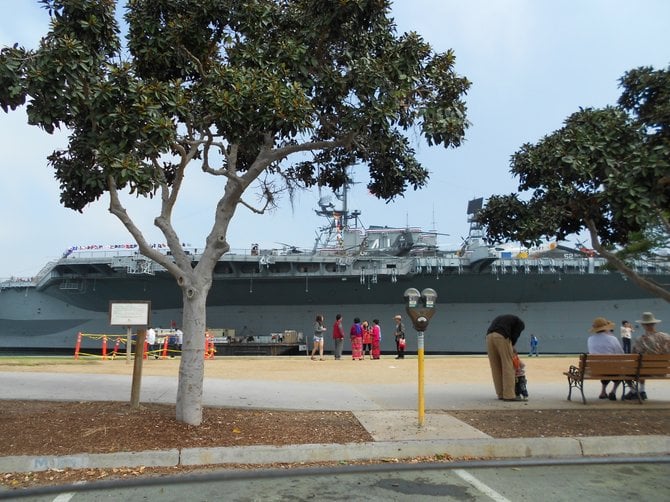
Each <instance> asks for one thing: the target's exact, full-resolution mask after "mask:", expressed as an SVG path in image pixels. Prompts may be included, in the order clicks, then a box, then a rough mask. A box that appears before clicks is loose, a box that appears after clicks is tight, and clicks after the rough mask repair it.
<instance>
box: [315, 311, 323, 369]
mask: <svg viewBox="0 0 670 502" xmlns="http://www.w3.org/2000/svg"><path fill="white" fill-rule="evenodd" d="M324 331H326V327H325V326H324V325H323V316H322V315H321V314H319V315H317V316H316V319H315V321H314V347H313V348H312V361H316V357H314V355H315V354H316V351H317V349H318V351H319V357H320V360H321V361H323V360H324V359H323V332H324Z"/></svg>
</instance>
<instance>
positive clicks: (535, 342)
mask: <svg viewBox="0 0 670 502" xmlns="http://www.w3.org/2000/svg"><path fill="white" fill-rule="evenodd" d="M539 344H540V341H539V340H538V339H537V337H536V336H535V335H534V334H531V335H530V352H529V353H528V357H531V356H533V355H535V357H540V354H539V353H538V351H537V346H538V345H539Z"/></svg>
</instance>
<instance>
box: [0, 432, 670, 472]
mask: <svg viewBox="0 0 670 502" xmlns="http://www.w3.org/2000/svg"><path fill="white" fill-rule="evenodd" d="M432 455H444V456H445V457H451V458H473V457H475V458H478V459H511V458H516V459H521V458H576V457H598V456H612V457H616V456H667V455H670V436H601V437H584V438H572V437H568V438H560V437H551V438H511V439H489V438H486V439H443V440H430V441H380V442H374V443H348V444H306V445H289V446H245V447H242V446H234V447H214V448H184V449H181V450H179V449H171V450H159V451H154V450H151V451H141V452H118V453H95V454H92V453H91V454H89V453H84V454H77V455H65V456H12V457H0V472H36V471H46V470H49V469H68V468H70V469H85V468H104V469H109V468H117V467H118V468H120V467H125V468H133V467H177V466H180V465H181V466H198V465H217V464H260V465H263V464H272V463H309V462H347V461H360V460H375V459H376V460H381V459H394V460H395V459H403V458H410V457H425V456H432Z"/></svg>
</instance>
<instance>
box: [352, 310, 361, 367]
mask: <svg viewBox="0 0 670 502" xmlns="http://www.w3.org/2000/svg"><path fill="white" fill-rule="evenodd" d="M349 338H350V339H351V358H352V359H353V360H354V361H356V360H362V359H363V328H362V326H361V320H360V319H359V318H358V317H354V323H353V324H352V325H351V329H350V330H349Z"/></svg>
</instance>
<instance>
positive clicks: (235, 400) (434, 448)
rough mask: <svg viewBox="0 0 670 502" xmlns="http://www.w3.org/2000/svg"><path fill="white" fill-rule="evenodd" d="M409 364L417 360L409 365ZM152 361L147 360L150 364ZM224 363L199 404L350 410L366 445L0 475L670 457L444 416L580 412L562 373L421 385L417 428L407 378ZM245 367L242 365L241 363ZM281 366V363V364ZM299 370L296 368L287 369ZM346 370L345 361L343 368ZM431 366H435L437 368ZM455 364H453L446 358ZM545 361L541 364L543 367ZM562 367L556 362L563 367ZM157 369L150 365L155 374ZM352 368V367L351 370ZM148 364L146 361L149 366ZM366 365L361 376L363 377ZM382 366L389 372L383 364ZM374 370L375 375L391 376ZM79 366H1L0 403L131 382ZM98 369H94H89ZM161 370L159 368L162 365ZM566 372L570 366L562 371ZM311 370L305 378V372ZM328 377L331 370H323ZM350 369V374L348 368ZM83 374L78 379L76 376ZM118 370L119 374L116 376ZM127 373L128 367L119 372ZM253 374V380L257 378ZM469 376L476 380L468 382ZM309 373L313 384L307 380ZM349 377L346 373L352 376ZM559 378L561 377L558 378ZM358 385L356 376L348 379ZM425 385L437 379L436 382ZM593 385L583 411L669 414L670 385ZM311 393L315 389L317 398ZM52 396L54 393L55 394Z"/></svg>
mask: <svg viewBox="0 0 670 502" xmlns="http://www.w3.org/2000/svg"><path fill="white" fill-rule="evenodd" d="M406 363H409V364H410V365H411V364H413V368H414V369H415V368H416V362H414V363H412V362H411V361H406ZM152 364H153V363H152ZM236 364H240V362H239V360H238V361H236V362H235V363H227V366H226V367H227V368H228V370H229V373H231V376H232V377H231V378H225V377H216V378H212V377H206V378H205V382H204V393H203V403H204V405H206V406H228V407H237V408H264V409H267V408H275V409H290V410H340V411H342V410H346V411H352V412H353V413H354V414H355V415H356V417H357V418H358V420H359V421H360V422H361V424H362V425H363V426H364V427H365V428H366V429H367V430H368V431H369V432H370V434H371V436H372V437H373V438H374V442H373V443H366V444H347V445H334V444H318V445H295V446H288V447H271V446H268V447H265V446H253V447H230V448H194V449H181V450H168V451H147V452H121V453H112V454H81V455H69V456H64V457H28V456H22V457H4V458H0V472H21V471H36V470H45V469H49V468H56V469H63V468H68V467H73V468H93V467H102V468H113V467H136V466H142V465H143V466H175V465H205V464H224V463H248V464H267V463H274V462H287V463H288V462H291V463H293V462H315V461H351V460H361V459H370V458H406V457H413V456H428V455H438V454H439V455H445V456H450V457H459V458H463V457H473V458H475V457H476V458H528V457H542V458H559V457H588V456H603V455H609V456H661V455H669V454H670V436H636V437H627V438H618V437H614V438H613V437H591V438H584V437H577V438H524V439H495V438H491V437H490V436H488V435H486V434H485V433H483V432H482V431H479V430H477V429H475V428H473V427H471V426H469V425H468V424H466V423H464V422H462V421H460V420H457V419H455V418H454V417H452V416H451V415H449V411H450V410H467V409H500V410H514V409H526V410H527V409H538V410H539V409H546V410H560V409H585V408H584V406H585V405H583V404H582V402H581V396H580V395H579V394H577V395H575V392H574V391H573V400H572V401H568V400H567V399H566V397H567V391H568V385H567V381H566V380H565V379H564V377H562V375H560V374H559V375H553V372H555V370H553V369H552V375H551V376H550V378H546V377H542V375H540V374H536V377H537V378H536V381H535V382H533V381H532V380H531V381H530V383H529V390H530V394H531V395H530V399H529V400H528V401H526V402H503V401H499V400H497V399H495V395H494V394H493V389H492V384H491V383H490V382H489V381H486V382H485V381H484V380H486V372H485V371H483V370H481V371H479V372H478V373H477V372H475V371H474V370H473V371H472V372H471V374H470V375H468V378H461V379H460V381H456V380H455V379H453V376H451V378H452V379H453V381H451V382H446V383H445V382H441V383H435V382H434V381H431V380H428V381H427V383H426V384H425V386H424V389H425V403H426V404H425V410H426V413H425V421H424V424H423V426H422V427H419V425H418V404H417V395H418V384H417V381H416V379H415V380H414V381H409V379H408V376H407V375H409V374H411V372H412V370H411V369H408V370H406V371H408V373H407V374H403V375H401V378H397V379H395V380H394V383H383V381H384V379H385V378H386V380H392V377H391V376H386V377H384V376H383V375H381V376H380V375H379V374H377V375H376V376H377V378H372V377H370V378H369V380H370V381H363V382H361V381H360V380H358V381H351V380H352V378H345V377H342V378H340V379H339V381H323V380H321V379H320V378H317V377H318V374H314V373H313V372H314V371H315V370H316V369H320V368H328V367H329V366H330V367H333V368H335V370H338V369H341V368H356V371H360V370H359V368H360V367H361V365H362V364H364V363H359V362H354V363H349V366H337V365H338V364H340V362H339V361H338V362H334V361H333V362H330V363H329V364H327V363H311V365H310V363H304V362H302V361H301V362H300V363H298V366H300V365H302V367H303V368H304V371H303V372H302V373H301V372H300V371H299V370H300V367H298V369H297V370H295V372H292V373H291V374H292V375H293V378H295V379H294V380H292V381H287V380H286V379H278V376H277V375H278V370H277V369H275V370H274V373H268V374H267V375H266V374H263V368H262V366H263V364H265V363H258V362H256V363H252V365H253V366H258V367H259V369H258V370H257V371H256V373H257V374H256V375H255V379H244V378H241V376H243V375H238V374H232V373H234V372H233V371H232V369H231V368H230V367H231V366H234V365H236ZM242 364H243V363H242ZM278 364H280V365H286V364H287V362H286V360H283V361H281V362H280V363H278ZM289 364H291V365H292V367H293V366H296V364H295V363H289ZM345 364H346V363H345ZM369 364H374V363H372V362H371V363H369ZM432 364H433V365H435V364H438V363H436V362H433V363H432ZM450 364H451V366H453V362H450ZM468 364H469V365H470V366H475V365H479V366H482V365H483V364H484V365H485V361H484V362H482V361H481V359H480V360H478V361H474V360H473V361H472V362H469V363H468ZM547 364H548V363H547ZM561 364H562V362H561ZM159 365H160V362H158V364H154V367H155V368H158V366H159ZM357 365H358V366H357ZM147 366H149V364H148V365H147ZM369 368H371V367H368V368H367V369H366V370H367V371H369ZM386 368H392V363H391V362H390V361H388V362H387V363H386ZM386 368H385V367H382V366H381V365H380V366H377V368H376V369H377V370H378V372H377V373H383V372H384V371H390V370H388V369H386ZM86 369H87V368H86V367H81V368H79V369H78V371H77V372H72V373H62V372H58V373H55V372H54V373H52V372H44V371H42V372H32V371H26V370H22V371H17V372H13V371H7V368H0V371H2V372H1V373H0V378H1V380H2V384H3V385H2V386H0V399H36V400H53V399H55V398H57V399H58V400H62V401H75V400H76V401H100V400H106V401H128V400H129V398H130V388H131V381H132V377H131V376H130V375H129V374H109V373H85V371H86ZM96 369H98V368H97V367H96ZM161 369H163V368H161ZM566 369H567V366H566ZM310 371H311V372H312V374H311V375H310V373H307V374H306V375H305V374H304V373H305V372H310ZM323 371H325V372H327V371H328V369H325V370H323ZM352 371H353V370H352ZM82 372H83V373H82ZM115 372H116V373H118V372H119V371H118V369H116V370H115ZM124 372H125V373H127V371H124ZM259 373H260V374H259ZM472 375H478V376H477V377H473V376H472ZM309 376H311V377H312V378H311V379H310V378H309ZM349 376H351V375H349ZM561 377H562V378H563V379H562V378H561ZM353 380H355V379H353ZM432 380H439V378H434V379H432ZM599 385H600V384H599V382H587V384H586V388H587V389H586V394H587V399H588V400H589V401H588V404H587V405H586V407H588V408H596V407H597V408H598V409H603V408H620V407H628V406H644V408H645V409H647V408H663V409H668V410H669V412H670V385H668V382H662V381H660V382H650V383H648V384H647V392H648V393H649V395H650V400H649V401H646V402H645V404H643V405H639V404H637V403H635V402H621V401H616V402H612V401H599V400H598V399H597V393H598V389H599ZM315 388H318V389H319V391H318V392H315ZM176 393H177V377H176V376H174V375H172V376H170V375H149V376H144V377H143V379H142V388H141V402H144V403H149V402H151V403H174V402H175V399H176ZM56 396H57V397H56Z"/></svg>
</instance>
